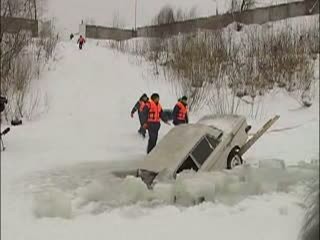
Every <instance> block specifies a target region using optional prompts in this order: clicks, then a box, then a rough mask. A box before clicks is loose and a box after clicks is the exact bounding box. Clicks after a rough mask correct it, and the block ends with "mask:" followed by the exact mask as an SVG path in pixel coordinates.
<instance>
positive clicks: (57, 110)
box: [1, 4, 319, 240]
mask: <svg viewBox="0 0 320 240" xmlns="http://www.w3.org/2000/svg"><path fill="white" fill-rule="evenodd" d="M75 7H77V4H75ZM56 59H57V60H56V61H55V62H53V64H52V65H51V66H50V70H48V71H47V72H46V73H45V74H44V75H43V79H41V81H39V82H38V84H39V85H38V88H39V89H41V90H43V91H45V92H46V94H47V97H48V102H47V105H48V112H47V113H46V114H44V115H42V116H41V117H40V118H39V119H38V120H36V121H33V122H28V123H26V124H25V125H23V126H21V127H16V128H13V129H12V131H11V132H10V134H8V135H7V136H6V137H5V144H6V145H7V150H6V151H5V152H3V153H1V164H2V167H1V175H2V189H1V193H2V194H1V210H2V214H1V217H2V221H1V229H2V232H1V237H2V239H10V240H18V239H30V240H31V239H32V240H38V239H39V240H40V239H41V240H42V239H48V240H50V239H52V240H53V239H60V240H64V239H77V240H81V239H97V240H98V239H106V238H108V239H132V240H135V239H159V240H160V239H184V240H187V239H196V238H198V237H199V236H201V237H204V238H206V239H207V238H208V239H211V238H213V237H216V238H218V239H225V240H229V239H230V240H231V239H235V238H237V239H246V240H256V239H257V236H258V237H261V238H264V239H273V240H292V239H296V237H297V235H298V231H299V224H300V219H301V218H302V213H303V209H302V208H301V207H300V206H299V203H300V202H301V198H300V197H301V196H300V195H299V194H300V193H301V192H300V191H299V188H290V191H289V193H286V192H278V193H271V194H270V193H269V191H267V190H266V189H267V188H268V187H269V188H270V186H267V185H264V184H263V183H264V182H265V183H266V184H267V183H268V184H269V183H270V182H269V180H268V181H267V179H266V178H265V179H264V178H263V176H262V177H261V179H258V178H257V179H256V180H255V181H254V182H256V183H257V182H258V183H259V184H262V185H261V186H260V187H259V190H252V192H247V191H248V189H242V187H241V185H239V183H237V182H235V180H234V179H235V176H233V175H231V176H230V177H227V176H224V175H223V174H221V173H217V175H212V176H211V175H210V174H209V175H205V176H200V177H198V178H196V179H194V180H195V181H188V178H187V180H186V182H184V181H183V180H181V182H177V183H176V184H175V185H174V186H173V188H171V187H172V186H170V185H160V186H159V188H157V189H156V191H155V192H154V193H152V194H151V193H150V192H148V190H147V189H146V188H145V186H144V185H143V184H142V182H141V181H139V180H138V179H131V178H129V179H126V180H125V181H124V182H119V180H114V179H110V178H109V177H110V176H109V175H108V172H109V171H110V169H112V168H115V167H117V166H119V165H130V164H132V163H133V162H134V161H135V160H139V159H141V158H143V157H144V156H145V149H146V141H143V140H142V139H140V138H139V136H137V133H136V131H137V127H138V121H137V119H134V120H132V119H131V118H130V116H129V113H130V110H131V108H132V106H133V104H134V103H135V101H136V100H137V98H138V97H139V96H140V95H141V94H142V93H143V92H147V93H148V94H150V93H152V92H154V91H156V92H159V94H160V96H161V102H162V105H163V106H164V107H172V106H173V104H174V103H175V101H176V99H175V97H174V95H173V94H171V93H170V92H169V91H168V89H167V86H166V83H165V82H164V81H162V80H161V77H160V79H158V80H154V79H148V78H147V77H146V76H145V71H146V70H147V65H146V64H144V63H142V64H141V65H135V64H131V63H130V60H129V57H128V56H126V55H122V54H118V53H114V52H113V51H111V50H108V49H107V48H105V47H102V46H100V44H98V43H97V42H96V41H90V40H89V42H88V43H87V45H85V48H84V50H83V51H81V52H80V51H79V50H78V49H77V46H76V45H75V43H74V42H61V43H60V44H59V45H58V49H57V57H56ZM317 78H319V76H317ZM317 96H318V94H317ZM318 102H319V101H318V98H317V99H316V100H315V101H314V105H313V106H312V107H311V108H307V109H300V108H299V105H298V103H297V102H296V101H295V100H294V99H292V98H290V97H288V96H286V95H285V94H282V93H274V95H271V96H269V97H268V98H267V99H266V100H265V103H264V105H263V106H264V108H265V113H266V114H264V115H262V116H261V118H260V119H256V120H254V119H249V120H248V121H249V122H250V123H251V124H252V125H253V126H254V128H255V129H257V128H258V127H259V126H261V124H262V123H263V122H264V121H265V120H266V119H268V117H270V116H273V115H274V114H280V116H281V118H280V120H279V122H278V123H277V124H276V125H275V129H282V128H290V127H291V129H285V130H282V131H279V132H270V133H268V134H267V135H266V136H264V137H263V138H262V139H261V140H259V142H258V143H257V144H256V145H255V146H254V148H253V149H252V150H250V151H249V152H248V154H247V156H246V159H247V160H248V161H249V162H251V163H255V162H257V161H259V160H261V159H284V160H285V161H286V163H287V164H288V165H291V164H297V163H298V162H299V161H307V162H310V160H312V159H314V158H318V154H319V148H318V144H319V142H318V132H319V105H318ZM199 117H201V116H199V115H192V116H191V120H192V121H195V120H196V119H198V118H199ZM169 129H170V127H167V126H164V125H162V128H161V130H160V132H161V136H163V135H164V134H165V133H166V132H167V131H168V130H169ZM300 173H301V172H300ZM305 173H306V174H307V175H308V174H309V172H308V171H307V172H305ZM305 173H301V175H304V174H305ZM309 175H310V174H309ZM309 175H308V176H309ZM252 176H254V175H252ZM270 176H273V175H270ZM288 176H289V175H288ZM293 179H294V180H293ZM287 180H288V181H296V180H295V178H292V176H291V175H290V178H288V179H287ZM298 180H299V178H297V181H298ZM275 181H277V180H275ZM213 182H214V184H215V185H214V184H213ZM256 183H254V186H256V185H255V184H256ZM295 183H296V182H295ZM192 186H196V187H192ZM214 186H215V187H214ZM219 186H220V188H222V189H224V190H225V191H224V193H223V192H219V191H218V190H217V189H219ZM189 188H190V189H202V190H203V191H204V192H205V193H206V194H208V195H210V196H212V199H214V198H218V199H219V198H220V199H221V201H222V203H223V202H224V201H223V199H228V200H230V199H231V200H232V202H234V203H233V204H231V206H228V205H224V204H222V203H214V201H211V202H207V203H204V204H201V205H198V206H193V207H189V208H185V207H183V204H182V206H180V205H177V206H175V205H172V204H168V203H166V202H167V201H169V200H170V198H171V197H172V196H173V194H176V195H179V196H184V199H186V201H188V199H189V200H190V199H191V198H192V197H191V195H192V194H191V193H192V192H191V193H189V192H188V189H189ZM214 188H216V192H215V189H214ZM254 188H255V187H254ZM271 188H272V187H271ZM172 189H173V190H174V193H173V192H172ZM220 190H221V189H220ZM190 194H191V195H190ZM242 195H243V196H246V197H245V199H244V200H243V201H240V200H237V199H238V197H239V199H243V197H241V196H242ZM257 195H260V196H257ZM150 199H154V200H155V201H152V202H151V203H147V202H148V200H150ZM168 199H169V200H168ZM226 202H227V201H226ZM112 203H113V204H115V203H121V204H122V203H123V204H122V205H121V204H120V205H121V206H118V207H112V206H113V205H112ZM39 217H44V218H39ZM50 217H57V218H50ZM266 223H267V226H266ZM230 228H231V229H232V231H230ZM186 229H193V230H192V231H186Z"/></svg>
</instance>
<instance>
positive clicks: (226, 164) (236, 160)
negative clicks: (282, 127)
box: [133, 115, 279, 185]
mask: <svg viewBox="0 0 320 240" xmlns="http://www.w3.org/2000/svg"><path fill="white" fill-rule="evenodd" d="M278 118H279V116H276V117H275V118H273V119H270V120H269V121H268V122H267V123H266V124H265V125H264V126H263V127H262V128H261V129H260V130H259V131H258V132H257V133H256V134H254V135H253V136H252V137H251V138H250V140H248V139H249V131H250V129H251V126H250V125H248V124H247V121H246V118H245V117H244V116H240V115H223V116H214V115H210V116H205V117H203V118H202V119H200V120H199V121H198V122H197V123H194V124H183V125H180V126H177V127H174V128H172V129H171V130H170V131H169V132H168V133H167V134H166V135H165V136H164V137H163V138H162V139H161V141H160V142H159V143H158V145H157V146H156V147H155V148H154V149H153V150H152V151H151V152H150V153H149V154H148V155H147V156H146V158H145V159H144V160H143V161H142V162H141V163H140V164H138V166H137V170H136V172H135V170H133V173H134V175H136V176H137V177H141V178H142V180H143V181H144V182H145V183H146V184H147V185H150V184H151V183H152V182H153V180H154V179H155V178H156V177H159V176H161V177H163V176H165V177H166V178H175V177H176V175H177V174H179V173H181V172H182V171H184V170H194V171H195V172H199V171H217V170H222V169H232V168H234V167H236V166H238V165H241V164H242V163H243V160H242V155H243V154H244V153H245V152H246V151H247V150H248V149H249V148H250V147H251V146H252V145H253V143H254V142H255V141H256V140H257V139H258V138H259V137H260V136H261V135H262V134H263V133H264V132H265V131H266V130H267V129H268V128H269V127H270V126H271V125H272V124H273V123H274V122H275V121H276V120H277V119H278Z"/></svg>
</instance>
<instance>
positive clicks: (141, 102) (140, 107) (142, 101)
mask: <svg viewBox="0 0 320 240" xmlns="http://www.w3.org/2000/svg"><path fill="white" fill-rule="evenodd" d="M148 100H149V98H148V96H147V94H145V93H144V94H143V95H142V96H141V97H140V99H139V101H138V102H137V103H136V104H135V105H134V106H133V108H132V110H131V118H133V116H134V113H135V112H138V116H139V120H140V128H139V130H138V133H140V134H141V136H142V137H143V138H145V137H146V129H144V128H143V123H144V122H143V116H142V111H143V109H144V107H145V105H146V103H147V102H148Z"/></svg>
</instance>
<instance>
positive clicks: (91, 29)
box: [85, 25, 136, 41]
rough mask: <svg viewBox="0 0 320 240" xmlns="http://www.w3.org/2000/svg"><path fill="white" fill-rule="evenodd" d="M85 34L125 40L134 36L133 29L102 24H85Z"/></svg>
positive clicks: (88, 36)
mask: <svg viewBox="0 0 320 240" xmlns="http://www.w3.org/2000/svg"><path fill="white" fill-rule="evenodd" d="M85 36H86V37H87V38H95V39H112V40H118V41H120V40H126V39H130V38H133V37H136V34H135V31H133V30H127V29H117V28H109V27H102V26H94V25H86V31H85Z"/></svg>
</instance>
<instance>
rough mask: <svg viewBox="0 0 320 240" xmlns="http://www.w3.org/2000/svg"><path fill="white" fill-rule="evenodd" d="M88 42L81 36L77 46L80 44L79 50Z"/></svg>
mask: <svg viewBox="0 0 320 240" xmlns="http://www.w3.org/2000/svg"><path fill="white" fill-rule="evenodd" d="M85 42H86V40H85V39H84V37H82V35H80V37H79V39H78V41H77V44H79V49H80V50H81V49H82V46H83V44H84V43H85Z"/></svg>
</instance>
